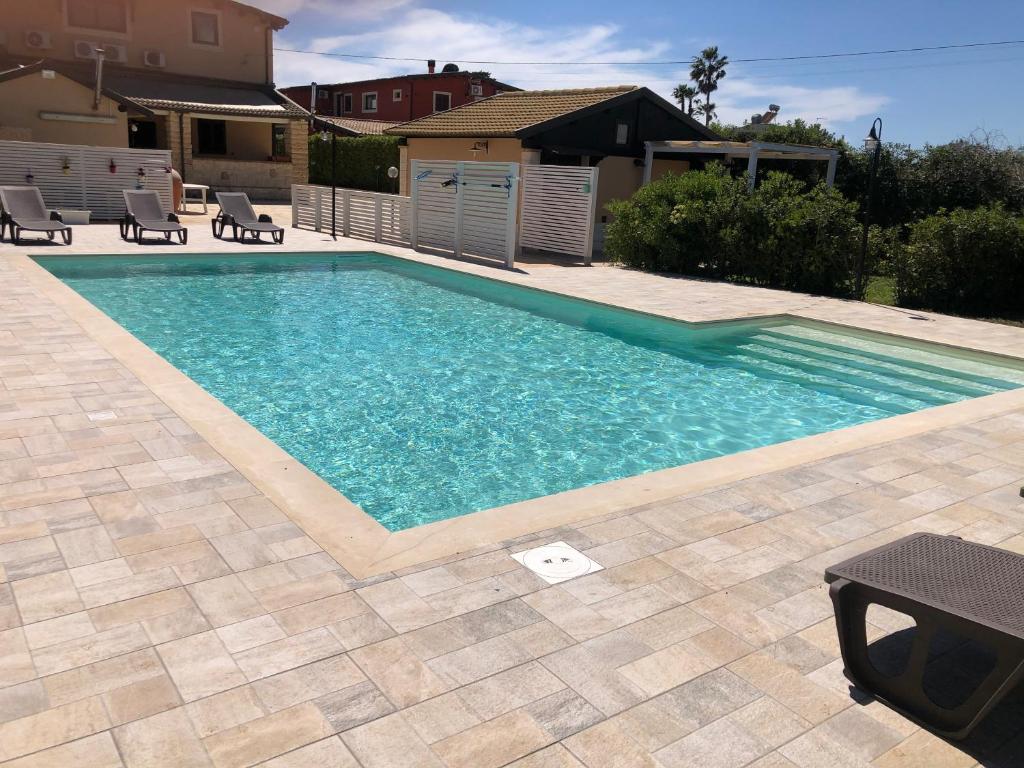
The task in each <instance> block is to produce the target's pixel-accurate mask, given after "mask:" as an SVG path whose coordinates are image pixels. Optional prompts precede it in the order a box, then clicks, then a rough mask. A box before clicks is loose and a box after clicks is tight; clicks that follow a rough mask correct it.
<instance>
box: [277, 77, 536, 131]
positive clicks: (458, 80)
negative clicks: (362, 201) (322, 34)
mask: <svg viewBox="0 0 1024 768" xmlns="http://www.w3.org/2000/svg"><path fill="white" fill-rule="evenodd" d="M448 66H449V67H450V66H452V65H448ZM516 90H519V89H518V88H515V87H513V86H511V85H507V84H505V83H502V82H499V81H498V80H495V79H494V78H492V77H486V76H484V73H474V72H465V71H455V72H452V71H449V72H444V71H442V72H436V71H435V70H434V64H433V62H429V63H428V71H427V72H425V73H423V74H417V75H399V76H396V77H384V78H379V79H377V80H362V81H359V82H355V83H334V84H331V85H324V84H317V86H316V99H315V108H316V113H317V114H318V115H321V116H324V117H339V118H350V119H355V120H380V121H387V122H392V123H404V122H407V121H409V120H415V119H416V118H419V117H425V116H426V115H430V114H433V113H435V112H444V111H445V110H448V109H453V108H454V107H461V106H462V105H464V104H471V103H472V102H474V101H478V100H480V99H483V98H486V97H488V96H494V95H495V94H497V93H501V92H503V91H516ZM282 92H283V93H284V94H285V95H287V96H288V97H289V98H290V99H291V100H292V101H295V102H296V103H298V104H301V105H302V106H303V107H305V108H307V109H308V108H309V107H310V106H311V105H312V104H313V103H314V99H313V90H312V86H311V85H296V86H293V87H289V88H284V89H282Z"/></svg>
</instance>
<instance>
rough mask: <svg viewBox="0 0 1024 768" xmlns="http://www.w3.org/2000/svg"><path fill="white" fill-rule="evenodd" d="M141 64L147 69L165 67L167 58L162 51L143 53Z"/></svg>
mask: <svg viewBox="0 0 1024 768" xmlns="http://www.w3.org/2000/svg"><path fill="white" fill-rule="evenodd" d="M142 63H143V64H145V65H146V66H147V67H166V66H167V57H166V56H164V52H163V51H143V53H142Z"/></svg>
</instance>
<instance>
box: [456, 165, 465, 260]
mask: <svg viewBox="0 0 1024 768" xmlns="http://www.w3.org/2000/svg"><path fill="white" fill-rule="evenodd" d="M465 175H466V164H465V163H462V162H459V163H456V164H455V242H454V250H455V258H457V259H458V258H461V257H462V230H463V226H462V214H463V208H464V206H463V201H464V200H465V197H466V194H465V184H464V183H463V179H464V178H465Z"/></svg>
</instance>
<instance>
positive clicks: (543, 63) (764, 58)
mask: <svg viewBox="0 0 1024 768" xmlns="http://www.w3.org/2000/svg"><path fill="white" fill-rule="evenodd" d="M1022 44H1024V40H998V41H992V42H984V43H952V44H949V45H922V46H917V47H914V48H888V49H885V50H878V51H852V52H847V53H815V54H807V55H803V56H761V57H756V58H746V59H735V58H730V59H729V61H730V62H731V63H733V64H759V63H766V62H772V61H811V60H816V59H842V58H852V57H857V56H884V55H887V54H894V53H923V52H926V51H949V50H955V49H963V48H991V47H994V46H1007V45H1022ZM274 50H275V51H280V52H282V53H305V54H310V55H314V56H330V57H334V58H341V59H372V60H375V61H405V62H421V61H426V60H427V59H429V58H430V57H428V56H417V57H412V56H371V55H367V54H359V53H332V52H329V51H309V50H304V49H301V48H274ZM460 61H462V63H464V64H491V65H501V66H524V67H538V66H612V67H651V66H673V67H675V66H680V65H687V66H688V65H689V64H691V63H692V62H693V59H679V60H667V61H497V60H493V61H492V60H484V59H473V60H466V59H460Z"/></svg>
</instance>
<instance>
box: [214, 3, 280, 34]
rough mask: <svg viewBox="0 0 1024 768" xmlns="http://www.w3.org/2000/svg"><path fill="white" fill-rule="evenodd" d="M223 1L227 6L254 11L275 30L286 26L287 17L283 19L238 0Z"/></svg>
mask: <svg viewBox="0 0 1024 768" xmlns="http://www.w3.org/2000/svg"><path fill="white" fill-rule="evenodd" d="M224 1H225V3H226V4H227V5H228V6H232V7H234V8H236V9H238V10H243V11H249V12H250V13H255V14H256V15H257V16H259V17H260V18H262V19H263V20H264V21H266V22H267V23H268V24H270V26H271V27H273V28H274V29H275V30H278V29H284V28H285V27H287V26H288V19H285V18H283V17H281V16H275V15H274V14H272V13H269V12H267V11H264V10H263V9H261V8H257V7H256V6H254V5H249V4H248V3H240V2H238V0H224Z"/></svg>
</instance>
